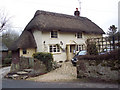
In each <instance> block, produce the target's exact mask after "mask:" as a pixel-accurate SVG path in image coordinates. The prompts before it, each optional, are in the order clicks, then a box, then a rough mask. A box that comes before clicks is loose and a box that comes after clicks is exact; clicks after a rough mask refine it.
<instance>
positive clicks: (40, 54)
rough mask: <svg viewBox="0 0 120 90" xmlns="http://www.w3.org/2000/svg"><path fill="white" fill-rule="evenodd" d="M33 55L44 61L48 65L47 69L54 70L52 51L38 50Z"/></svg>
mask: <svg viewBox="0 0 120 90" xmlns="http://www.w3.org/2000/svg"><path fill="white" fill-rule="evenodd" d="M33 57H34V58H36V59H38V60H40V61H42V62H43V63H44V64H45V65H46V67H47V71H51V70H52V62H53V55H52V54H51V53H46V52H37V53H34V54H33Z"/></svg>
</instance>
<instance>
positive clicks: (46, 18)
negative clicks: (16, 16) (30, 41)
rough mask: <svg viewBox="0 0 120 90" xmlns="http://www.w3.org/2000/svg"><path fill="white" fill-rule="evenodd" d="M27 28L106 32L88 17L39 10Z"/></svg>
mask: <svg viewBox="0 0 120 90" xmlns="http://www.w3.org/2000/svg"><path fill="white" fill-rule="evenodd" d="M26 29H27V30H31V29H37V30H44V31H48V30H59V31H65V32H85V33H96V34H104V31H103V30H102V29H101V28H100V27H99V26H97V25H96V24H95V23H93V22H92V21H91V20H89V19H88V18H86V17H81V16H79V17H78V16H71V15H65V14H58V13H53V12H46V11H40V10H38V11H37V12H36V13H35V15H34V17H33V19H32V20H31V21H30V22H29V23H28V25H27V26H26Z"/></svg>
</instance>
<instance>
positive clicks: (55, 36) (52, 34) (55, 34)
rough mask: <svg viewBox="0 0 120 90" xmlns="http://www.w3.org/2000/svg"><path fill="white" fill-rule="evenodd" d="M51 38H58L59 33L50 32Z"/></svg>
mask: <svg viewBox="0 0 120 90" xmlns="http://www.w3.org/2000/svg"><path fill="white" fill-rule="evenodd" d="M50 38H58V31H54V30H53V31H51V32H50Z"/></svg>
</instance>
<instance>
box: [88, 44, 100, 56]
mask: <svg viewBox="0 0 120 90" xmlns="http://www.w3.org/2000/svg"><path fill="white" fill-rule="evenodd" d="M87 52H88V54H89V55H98V49H97V47H96V43H95V42H88V43H87Z"/></svg>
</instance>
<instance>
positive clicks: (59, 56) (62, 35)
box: [33, 30, 101, 61]
mask: <svg viewBox="0 0 120 90" xmlns="http://www.w3.org/2000/svg"><path fill="white" fill-rule="evenodd" d="M75 34H76V33H73V32H58V38H51V37H50V32H43V31H42V32H41V31H39V30H35V31H34V32H33V35H34V37H35V41H36V44H37V52H49V45H52V44H60V41H62V42H63V45H61V47H62V48H64V49H65V48H66V44H68V43H70V41H75V42H76V43H77V44H85V41H86V40H87V38H90V37H91V38H93V37H94V38H96V37H100V36H101V35H95V34H84V33H83V38H79V39H78V38H76V37H75ZM43 42H45V43H43ZM53 57H54V60H55V61H65V60H66V52H63V51H62V50H61V51H60V52H59V53H53Z"/></svg>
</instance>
